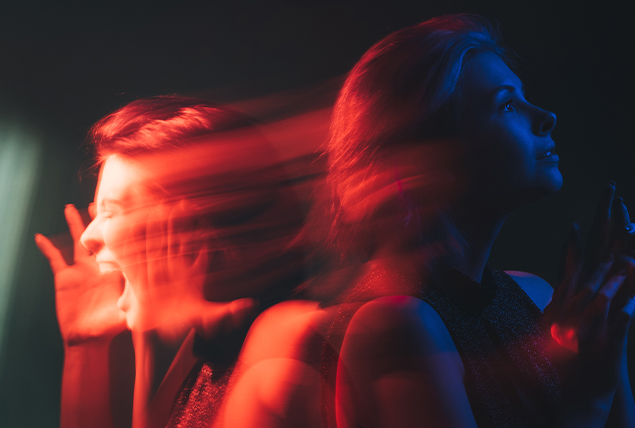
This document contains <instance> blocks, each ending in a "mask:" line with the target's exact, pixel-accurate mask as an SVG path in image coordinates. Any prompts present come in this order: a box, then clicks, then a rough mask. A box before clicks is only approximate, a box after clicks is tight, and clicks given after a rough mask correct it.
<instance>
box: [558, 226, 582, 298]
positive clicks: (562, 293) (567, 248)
mask: <svg viewBox="0 0 635 428" xmlns="http://www.w3.org/2000/svg"><path fill="white" fill-rule="evenodd" d="M580 242H581V237H580V225H579V224H578V223H573V225H572V226H571V231H570V232H569V237H568V238H567V240H566V242H565V243H564V245H563V246H562V256H561V258H560V273H559V277H560V285H559V287H558V288H557V289H556V291H555V293H554V295H553V298H552V302H553V303H554V304H555V305H556V307H558V308H559V307H561V306H562V305H563V304H564V302H565V301H566V300H568V299H569V298H570V297H571V296H572V295H573V293H574V291H575V290H574V288H575V284H577V283H578V279H579V276H580V272H581V270H582V262H583V260H584V253H583V252H582V249H581V245H580Z"/></svg>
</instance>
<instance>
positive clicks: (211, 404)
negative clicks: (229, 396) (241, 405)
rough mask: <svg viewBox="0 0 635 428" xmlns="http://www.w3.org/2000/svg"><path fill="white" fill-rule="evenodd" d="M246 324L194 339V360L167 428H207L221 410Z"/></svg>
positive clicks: (247, 325) (247, 326)
mask: <svg viewBox="0 0 635 428" xmlns="http://www.w3.org/2000/svg"><path fill="white" fill-rule="evenodd" d="M249 325H250V324H249V323H246V324H245V325H243V326H242V327H240V328H237V329H235V330H232V331H229V332H226V333H225V334H218V335H217V337H215V338H214V339H212V340H207V341H205V340H203V338H201V337H200V336H198V335H197V336H196V339H195V340H194V347H193V352H194V355H196V356H197V357H198V359H199V360H198V362H197V363H196V364H195V365H194V367H193V368H192V370H191V371H190V373H189V375H188V376H187V378H186V379H185V381H184V382H183V385H181V389H180V390H179V392H178V393H177V395H176V399H175V400H174V403H173V405H172V412H171V414H170V420H169V421H168V424H167V428H209V427H211V426H212V425H213V423H214V421H215V420H216V418H217V416H218V415H219V412H220V410H221V407H222V404H223V399H224V398H225V392H226V391H227V385H228V383H229V379H230V377H231V374H232V372H233V370H234V367H235V364H236V359H237V357H238V353H239V351H240V348H241V345H242V343H243V341H244V338H245V336H246V334H247V331H248V330H249Z"/></svg>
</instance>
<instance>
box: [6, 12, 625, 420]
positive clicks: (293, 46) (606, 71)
mask: <svg viewBox="0 0 635 428" xmlns="http://www.w3.org/2000/svg"><path fill="white" fill-rule="evenodd" d="M8 3H9V2H4V3H3V5H2V6H0V116H2V118H3V119H6V120H13V121H15V122H16V123H21V124H22V125H21V126H23V127H25V128H26V129H28V130H29V132H33V133H35V134H37V135H38V136H39V139H40V140H41V142H42V144H43V157H42V159H43V162H42V164H41V171H39V179H38V185H37V189H36V192H37V193H36V194H35V195H34V198H35V199H34V201H35V202H34V203H33V205H32V210H31V212H30V214H29V215H30V217H29V218H28V221H27V228H26V231H25V233H24V242H25V243H24V246H23V248H21V249H20V250H19V251H20V263H19V266H17V276H16V278H15V281H14V284H13V287H12V289H11V291H10V299H11V300H10V302H9V305H8V308H9V310H8V312H7V313H6V314H4V317H5V319H6V322H5V332H4V333H5V334H4V336H3V337H4V340H3V343H0V346H2V349H1V351H2V352H3V355H4V357H3V358H2V359H1V360H0V361H1V362H2V363H1V365H0V426H2V427H31V426H33V427H36V426H37V427H48V426H57V425H58V420H59V390H60V378H61V368H62V361H63V349H62V342H61V339H60V335H59V331H58V327H57V321H56V318H55V304H54V290H53V278H52V274H51V273H50V270H49V267H48V264H47V262H46V261H45V259H44V258H43V257H42V256H41V255H40V254H39V252H38V250H37V248H36V247H35V244H34V243H33V240H32V236H33V233H35V232H42V233H44V234H47V235H51V234H55V233H59V232H61V231H63V230H64V229H65V222H64V219H63V215H62V210H63V206H64V204H66V203H75V204H77V205H78V206H86V205H87V204H88V202H90V201H91V198H92V194H93V192H94V183H93V182H92V181H91V180H84V181H81V180H79V176H78V171H79V170H80V168H81V167H82V166H85V165H86V163H87V161H88V155H87V153H86V151H85V149H83V148H82V147H81V144H82V142H83V141H84V138H85V135H86V132H87V131H88V129H89V127H90V126H91V124H93V123H94V122H95V121H96V120H98V119H99V118H101V117H102V116H104V115H105V114H107V113H109V112H111V111H113V110H114V109H116V108H118V107H120V106H122V105H124V104H126V103H127V102H129V101H131V100H133V99H136V98H139V97H145V96H150V95H159V94H168V93H176V92H179V93H201V92H205V91H211V92H213V91H215V90H219V89H222V91H221V92H222V93H223V94H225V96H226V97H229V98H234V99H240V98H245V97H253V96H260V95H264V94H269V93H275V92H278V91H281V90H287V89H294V88H302V87H306V86H307V85H314V84H317V83H320V82H323V81H325V80H326V79H329V78H332V77H335V76H339V75H342V74H343V73H345V72H346V71H348V70H349V69H350V68H351V67H352V65H353V64H354V63H355V62H356V60H357V59H358V58H359V57H360V55H361V54H362V53H363V52H364V51H365V50H366V49H367V48H368V47H370V46H371V45H372V44H373V43H374V42H375V41H377V40H379V39H380V38H381V37H383V36H385V35H386V34H388V33H390V32H392V31H394V30H396V29H399V28H401V27H403V26H406V25H410V24H414V23H416V22H418V21H421V20H424V19H427V18H430V17H432V16H436V15H440V14H445V13H457V12H470V13H478V14H482V15H484V16H486V17H489V18H492V19H494V20H496V21H497V22H498V23H499V24H500V26H501V28H502V32H503V34H504V37H505V41H506V43H507V44H508V45H509V46H510V47H512V48H513V49H515V51H516V52H517V53H518V54H519V55H520V56H521V57H522V58H523V62H522V67H521V69H520V70H519V75H520V77H521V79H523V81H524V83H525V86H526V92H527V96H528V98H529V99H530V101H532V102H534V103H535V104H537V105H539V106H541V107H544V108H546V109H549V110H551V111H554V112H556V114H557V115H558V125H557V127H556V130H555V132H554V139H555V140H556V144H557V146H558V152H559V155H560V158H561V164H560V167H561V171H562V173H563V175H564V178H565V182H564V183H565V184H564V187H563V189H562V190H561V191H560V192H559V193H558V194H557V195H555V196H552V197H549V198H547V199H545V200H542V201H539V202H537V203H534V204H532V205H531V206H528V207H526V208H523V209H522V210H520V211H519V212H518V213H516V214H515V215H514V216H513V217H512V218H511V219H510V220H509V221H508V223H507V224H506V226H505V228H504V229H503V231H502V233H501V235H500V238H499V240H498V241H497V244H496V246H495V248H494V250H493V253H492V258H491V263H492V265H493V266H494V267H498V268H505V269H518V270H526V271H530V272H534V273H537V274H539V275H542V276H543V277H545V278H547V279H549V280H550V281H553V279H554V278H555V273H556V269H557V260H558V256H559V251H560V245H561V242H562V241H563V240H564V239H565V237H566V235H567V232H568V229H569V227H570V225H571V223H572V222H573V221H579V222H580V223H581V224H582V227H583V229H584V228H588V226H589V225H590V222H591V218H592V214H593V208H594V205H595V203H596V200H597V197H598V195H599V192H600V190H601V188H602V186H603V185H604V184H605V183H606V182H607V181H608V180H611V179H612V180H616V181H617V183H618V193H619V194H621V195H622V196H623V197H624V199H625V201H626V203H627V205H628V204H633V203H635V194H633V190H635V176H633V174H632V171H631V168H630V167H631V157H632V155H633V154H634V153H635V151H634V150H633V148H632V139H631V134H632V132H631V126H632V125H631V124H632V116H633V113H634V109H633V95H634V94H633V82H632V68H631V66H632V62H631V60H630V58H631V56H632V54H633V42H634V41H635V40H634V36H633V32H632V30H631V26H632V23H631V22H630V14H629V13H628V11H626V10H624V9H620V7H619V6H617V5H609V4H608V3H606V2H604V3H602V4H601V5H598V6H594V7H586V6H584V5H583V3H580V2H574V1H571V2H559V3H557V2H553V1H548V0H547V1H545V0H533V1H513V2H510V1H496V0H483V1H467V0H462V1H460V0H445V1H439V0H434V1H417V2H405V1H386V2H383V3H379V2H373V3H370V2H367V1H352V0H351V1H343V2H331V1H321V2H317V1H298V0H293V1H291V0H286V1H276V0H268V1H256V0H245V1H238V0H236V1H209V2H200V3H199V2H194V1H170V2H160V1H156V0H155V1H143V2H134V3H133V2H131V3H126V4H116V3H113V2H102V3H96V2H86V1H83V2H77V3H75V4H73V3H60V2H32V1H22V2H14V4H12V5H9V4H8ZM624 5H626V2H624ZM624 7H626V6H624ZM0 144H1V142H0ZM2 204H11V201H2ZM16 251H18V250H16Z"/></svg>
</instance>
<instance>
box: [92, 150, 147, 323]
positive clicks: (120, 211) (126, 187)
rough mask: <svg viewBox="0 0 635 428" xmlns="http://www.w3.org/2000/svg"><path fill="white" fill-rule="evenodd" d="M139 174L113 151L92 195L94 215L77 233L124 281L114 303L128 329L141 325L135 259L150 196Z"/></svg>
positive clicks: (104, 267)
mask: <svg viewBox="0 0 635 428" xmlns="http://www.w3.org/2000/svg"><path fill="white" fill-rule="evenodd" d="M142 178H143V174H142V171H141V170H140V168H139V167H138V166H137V165H135V164H134V163H132V162H131V161H129V160H127V159H125V158H122V157H120V156H117V155H112V156H110V157H109V158H108V159H107V160H106V161H105V162H104V164H103V165H102V168H101V171H100V176H99V183H98V186H97V191H96V195H95V205H96V215H95V218H94V219H93V221H92V222H91V223H90V224H89V225H88V227H87V228H86V230H85V231H84V233H83V234H82V237H81V243H82V244H83V245H84V246H85V247H86V248H87V249H88V250H90V251H92V252H93V254H95V256H96V261H97V264H98V265H99V269H100V271H101V272H102V273H105V272H110V271H120V272H122V273H123V274H124V277H125V279H126V285H125V288H124V292H123V294H122V295H121V297H120V298H119V301H118V302H117V305H118V306H119V308H120V309H121V310H123V311H124V312H125V314H126V322H127V324H128V327H129V328H130V329H139V328H143V324H144V320H145V319H147V318H148V317H146V316H144V311H146V310H149V308H146V307H145V305H143V304H141V303H140V302H141V301H142V300H143V298H142V296H143V294H144V290H142V289H139V288H138V287H135V285H136V284H138V283H139V282H140V281H138V279H139V278H137V277H138V275H139V273H138V269H136V267H138V266H139V261H140V260H139V259H140V258H142V257H145V226H146V223H147V220H148V216H149V209H148V207H149V206H150V205H151V203H152V199H153V196H152V195H151V194H150V192H149V191H147V190H146V188H145V186H143V185H142V184H143V183H142Z"/></svg>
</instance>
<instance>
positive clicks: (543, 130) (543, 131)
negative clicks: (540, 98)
mask: <svg viewBox="0 0 635 428" xmlns="http://www.w3.org/2000/svg"><path fill="white" fill-rule="evenodd" d="M539 110H540V112H539V115H538V120H537V121H536V133H537V134H538V135H549V134H551V131H553V128H555V127H556V115H555V113H552V112H550V111H547V110H543V109H541V108H539Z"/></svg>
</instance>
